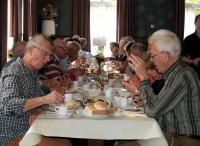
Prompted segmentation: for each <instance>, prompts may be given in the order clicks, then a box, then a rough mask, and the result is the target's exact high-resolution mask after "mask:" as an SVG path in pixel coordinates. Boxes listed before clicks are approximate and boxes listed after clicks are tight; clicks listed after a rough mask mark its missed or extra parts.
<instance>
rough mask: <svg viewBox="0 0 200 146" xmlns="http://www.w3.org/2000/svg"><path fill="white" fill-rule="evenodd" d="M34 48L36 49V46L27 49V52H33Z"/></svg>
mask: <svg viewBox="0 0 200 146" xmlns="http://www.w3.org/2000/svg"><path fill="white" fill-rule="evenodd" d="M34 49H35V47H34V46H30V47H29V48H28V50H27V53H29V54H32V53H33V50H34Z"/></svg>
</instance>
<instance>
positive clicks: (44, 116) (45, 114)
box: [39, 111, 72, 119]
mask: <svg viewBox="0 0 200 146" xmlns="http://www.w3.org/2000/svg"><path fill="white" fill-rule="evenodd" d="M71 116H72V113H67V114H65V115H60V114H58V113H56V112H54V111H44V112H43V113H42V114H40V116H39V118H40V119H51V118H59V119H60V118H61V119H62V118H70V117H71Z"/></svg>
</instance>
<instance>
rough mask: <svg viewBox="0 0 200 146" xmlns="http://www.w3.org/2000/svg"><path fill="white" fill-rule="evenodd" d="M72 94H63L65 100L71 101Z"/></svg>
mask: <svg viewBox="0 0 200 146" xmlns="http://www.w3.org/2000/svg"><path fill="white" fill-rule="evenodd" d="M72 96H73V95H72V94H65V96H64V97H65V102H71V101H72Z"/></svg>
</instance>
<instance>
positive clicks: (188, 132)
mask: <svg viewBox="0 0 200 146" xmlns="http://www.w3.org/2000/svg"><path fill="white" fill-rule="evenodd" d="M148 43H149V49H148V52H149V56H150V59H151V61H152V62H153V63H154V65H155V66H156V69H157V71H158V72H159V73H163V75H164V80H165V83H164V86H163V88H162V89H161V91H160V92H159V94H157V95H155V94H154V92H153V89H152V87H151V84H150V81H149V77H148V74H147V70H146V67H145V63H144V61H142V60H141V59H140V58H139V57H137V56H135V55H131V56H130V57H129V58H128V60H129V61H130V63H129V65H130V66H131V68H132V69H133V70H135V72H136V74H137V75H138V76H139V77H140V79H141V82H140V88H139V90H140V97H142V99H143V102H144V109H145V113H146V114H147V115H148V116H150V117H153V118H155V119H156V120H157V122H158V123H159V125H160V127H161V128H162V130H163V131H164V134H165V136H166V139H167V141H168V143H169V145H173V146H199V145H200V139H199V138H200V81H199V79H198V75H197V74H196V72H195V71H194V70H193V69H192V68H190V67H189V66H188V65H187V64H185V63H184V62H183V61H182V60H181V58H180V53H181V45H180V41H179V39H178V37H177V36H176V35H175V34H174V33H172V32H170V31H168V30H158V31H156V32H155V33H153V34H152V35H151V36H150V38H149V40H148Z"/></svg>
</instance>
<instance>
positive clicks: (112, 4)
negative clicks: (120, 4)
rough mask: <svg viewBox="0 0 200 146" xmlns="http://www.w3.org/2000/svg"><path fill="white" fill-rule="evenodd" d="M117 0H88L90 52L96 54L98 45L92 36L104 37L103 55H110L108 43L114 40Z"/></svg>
mask: <svg viewBox="0 0 200 146" xmlns="http://www.w3.org/2000/svg"><path fill="white" fill-rule="evenodd" d="M116 18H117V0H90V32H91V53H92V54H93V55H96V54H97V53H98V47H97V46H93V39H94V38H99V37H100V38H105V40H106V46H104V56H105V57H108V56H110V55H111V52H110V49H109V44H110V42H111V41H116Z"/></svg>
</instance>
